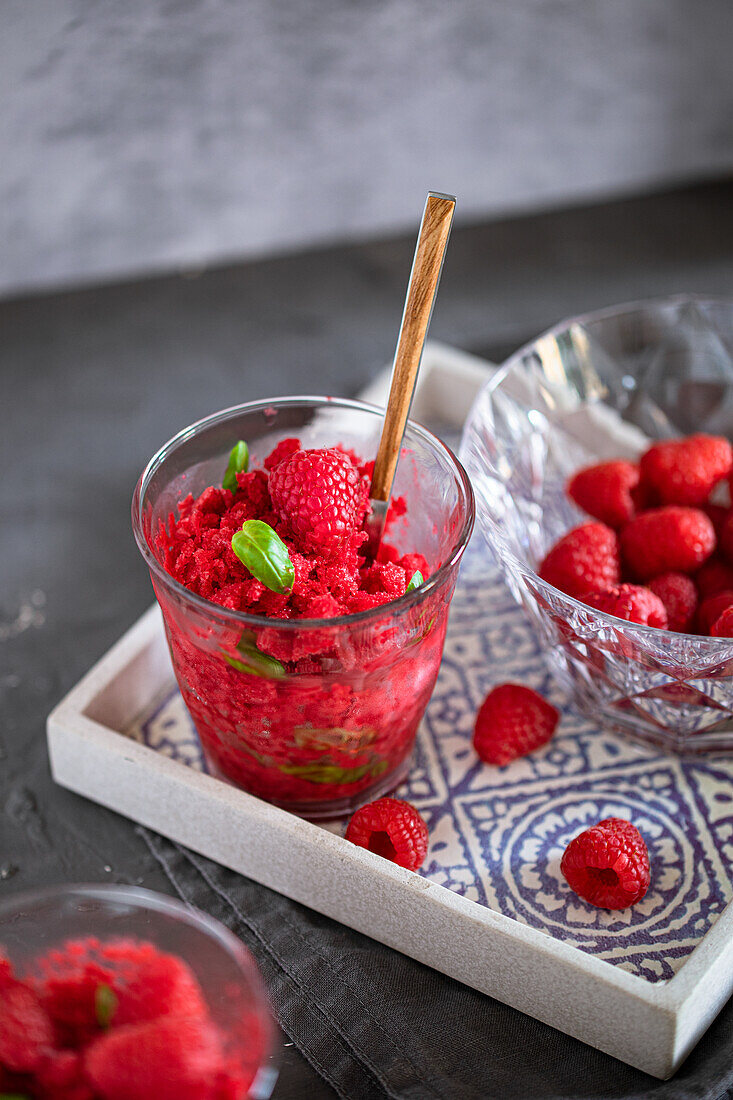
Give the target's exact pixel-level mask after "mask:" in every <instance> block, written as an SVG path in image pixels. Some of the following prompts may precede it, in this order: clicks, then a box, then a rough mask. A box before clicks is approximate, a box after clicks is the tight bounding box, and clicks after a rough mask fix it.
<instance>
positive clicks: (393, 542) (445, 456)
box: [132, 397, 474, 819]
mask: <svg viewBox="0 0 733 1100" xmlns="http://www.w3.org/2000/svg"><path fill="white" fill-rule="evenodd" d="M382 420H383V410H381V409H378V408H377V407H375V406H371V405H367V404H364V403H361V402H356V401H349V400H346V399H340V398H338V399H337V398H327V397H288V398H278V399H276V400H270V401H258V402H250V403H248V404H244V405H239V406H237V407H235V408H231V409H226V410H224V411H222V412H218V413H215V414H214V415H212V416H209V417H207V418H206V419H204V420H201V421H199V422H198V423H196V424H193V425H191V426H190V427H188V428H186V429H184V430H183V431H182V432H179V433H178V435H176V436H175V437H174V438H173V439H171V440H170V441H169V442H168V443H166V444H165V445H164V446H163V447H161V449H160V450H159V451H158V453H157V454H156V455H155V456H154V457H153V458H152V459H151V461H150V462H149V463H148V465H147V467H146V468H145V470H144V471H143V473H142V475H141V477H140V480H139V482H138V484H137V487H136V489H135V494H134V498H133V506H132V515H133V527H134V531H135V537H136V540H137V544H138V546H139V548H140V551H141V553H142V555H143V557H144V558H145V561H146V563H147V565H148V568H149V570H150V575H151V579H152V583H153V587H154V589H155V594H156V596H157V599H158V603H159V605H160V608H161V611H162V613H163V620H164V623H165V630H166V635H167V639H168V644H169V648H170V653H171V658H172V661H173V668H174V671H175V675H176V679H177V681H178V685H179V688H180V690H181V694H182V696H183V699H184V701H185V703H186V706H187V707H188V710H189V712H190V714H191V717H192V719H193V722H194V724H195V726H196V729H197V731H198V734H199V738H200V740H201V745H202V749H203V753H204V757H205V761H206V765H207V768H208V770H209V772H210V773H211V774H213V775H215V776H218V777H219V778H222V779H225V780H228V781H229V782H232V783H234V784H236V785H238V786H239V787H241V788H243V789H244V790H246V791H248V792H250V793H251V794H254V795H256V796H258V797H260V798H263V799H265V800H267V801H269V802H272V803H274V804H276V805H279V806H281V807H283V808H285V809H288V810H290V811H292V812H294V813H298V814H301V815H302V816H305V817H309V818H315V819H319V818H320V819H323V818H328V817H336V816H340V815H343V814H346V813H350V812H352V811H353V810H354V809H355V808H356V807H357V806H358V805H360V804H362V803H364V802H367V801H369V800H370V799H373V798H376V797H378V796H379V795H380V794H383V793H384V792H385V791H388V790H391V789H393V788H394V787H396V786H397V785H398V784H399V782H400V781H401V780H402V779H403V778H404V776H405V774H406V773H407V770H408V768H409V760H410V755H411V752H412V749H413V745H414V741H415V735H416V732H417V728H418V725H419V723H420V720H421V718H422V716H423V713H424V711H425V708H426V706H427V703H428V700H429V698H430V695H431V693H432V690H433V686H434V684H435V680H436V677H437V675H438V669H439V666H440V660H441V656H442V651H443V643H444V639H445V631H446V625H447V620H448V610H449V606H450V601H451V597H452V595H453V591H454V588H455V583H456V578H457V574H458V567H459V562H460V559H461V556H462V554H463V551H464V549H465V547H466V545H467V543H468V540H469V538H470V535H471V531H472V528H473V521H474V500H473V492H472V489H471V485H470V481H469V479H468V476H467V474H466V472H465V470H464V469H463V467H462V466H461V464H460V462H459V461H458V460H457V459H456V457H455V456H454V455H453V454H452V452H451V451H450V450H449V449H448V448H447V447H446V446H445V445H444V444H443V443H441V442H440V440H438V439H437V438H436V437H435V436H433V435H432V434H431V433H430V432H429V431H427V430H426V429H425V428H423V427H421V426H420V425H418V424H416V423H413V422H412V421H410V422H409V423H408V426H407V430H406V433H405V437H404V440H403V444H402V450H401V454H400V460H399V463H398V466H397V473H396V476H395V483H394V486H393V492H392V502H391V506H390V511H389V513H388V516H387V523H386V527H385V533H384V536H383V538H382V542H381V544H380V549H379V552H378V554H377V557H376V559H372V558H371V557H370V556H369V554H368V552H367V542H368V540H367V533H366V524H367V519H368V516H369V512H370V504H369V487H370V481H371V473H372V468H373V458H374V456H375V454H376V452H377V446H378V443H379V437H380V433H381V428H382Z"/></svg>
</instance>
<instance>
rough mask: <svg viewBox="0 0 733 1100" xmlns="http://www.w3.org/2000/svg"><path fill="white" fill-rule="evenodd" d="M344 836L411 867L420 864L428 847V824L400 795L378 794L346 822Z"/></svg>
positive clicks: (415, 868) (401, 865) (353, 842)
mask: <svg viewBox="0 0 733 1100" xmlns="http://www.w3.org/2000/svg"><path fill="white" fill-rule="evenodd" d="M346 839H347V840H350V841H351V843H352V844H358V845H359V847H360V848H368V849H369V851H370V852H375V853H376V854H377V855H378V856H383V857H384V859H390V860H391V861H392V863H398V864H399V866H400V867H407V868H408V870H410V871H417V869H418V867H421V866H422V864H423V861H424V859H425V856H426V855H427V851H428V827H427V825H426V824H425V822H424V821H423V819H422V818H421V816H420V814H419V813H418V812H417V810H416V809H415V807H414V806H411V805H410V803H409V802H403V801H402V799H400V798H378V799H377V801H376V802H369V803H368V804H367V805H366V806H362V807H361V809H359V810H357V811H356V813H355V814H354V816H353V817H352V818H351V821H350V822H349V824H348V826H347V829H346Z"/></svg>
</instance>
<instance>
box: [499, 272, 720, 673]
mask: <svg viewBox="0 0 733 1100" xmlns="http://www.w3.org/2000/svg"><path fill="white" fill-rule="evenodd" d="M693 302H694V303H698V304H702V305H728V306H731V307H733V298H727V297H725V295H713V294H671V295H669V296H668V297H666V298H664V297H662V298H640V299H638V300H637V301H630V302H622V303H620V304H619V305H615V306H603V307H602V308H601V309H594V310H589V311H587V312H586V313H579V314H577V316H573V317H566V318H565V319H564V320H562V321H558V322H557V324H554V325H551V326H550V328H547V329H545V330H544V331H543V332H541V333H539V334H538V335H537V336H534V337H533V338H532V339H531V340H528V341H527V342H526V343H525V344H522V346H521V347H519V348H517V350H516V351H514V352H512V354H511V355H510V356H509V357H508V358H507V359H505V360H504V362H503V363H502V365H501V366H500V368H499V370H498V371H496V373H495V374H494V375H493V377H491V378H490V379H488V381H487V382H486V385H485V387H484V390H483V392H484V393H486V394H495V393H496V392H497V390H499V388H500V387H501V386H502V385H503V384H504V382H505V381H506V379H507V376H508V375H509V373H510V372H511V371H512V370H514V368H515V367H517V366H520V365H521V363H522V360H523V359H524V357H525V356H526V355H528V354H529V353H530V352H531V351H532V349H533V348H534V347H535V345H536V344H538V343H539V341H540V340H546V339H548V338H550V337H555V336H559V335H560V334H561V333H563V332H567V330H568V329H569V328H570V326H571V325H588V324H592V323H593V322H596V321H603V320H608V319H610V318H612V317H618V316H621V315H623V314H630V313H640V312H642V311H643V310H646V309H659V308H661V307H663V306H667V307H669V306H683V305H688V304H690V303H693ZM587 522H588V523H590V522H592V517H590V516H589V517H588V520H587ZM491 541H492V545H493V542H494V540H493V539H492V540H491ZM505 553H507V554H509V555H510V556H511V557H512V559H513V560H514V562H515V564H516V566H517V567H518V569H519V572H520V573H529V574H530V575H531V576H532V577H533V578H534V579H535V580H537V581H539V583H540V584H541V585H543V586H544V587H545V588H548V589H551V591H553V592H556V593H557V594H558V596H560V597H561V598H562V599H563V600H566V601H568V602H569V603H570V605H571V606H572V607H573V608H574V609H578V610H580V611H584V612H585V613H586V614H589V613H590V614H592V615H593V616H594V617H596V616H597V617H598V618H599V619H600V621H601V622H605V623H608V624H609V625H610V626H611V627H613V629H614V630H618V629H619V628H618V626H616V625H615V624H617V623H624V624H625V627H626V628H631V629H632V630H633V631H635V632H636V631H641V634H642V636H647V635H648V636H649V638H657V639H658V638H659V636H660V635H665V636H667V637H668V638H671V639H679V640H680V641H682V640H684V641H690V642H696V643H698V644H699V643H700V642H706V643H710V650H711V653H712V651H713V650H716V649H719V650H721V651H723V650H725V648H726V642H727V643H728V648H730V646H733V638H728V639H727V638H713V637H711V636H710V635H706V634H688V633H685V632H683V631H681V630H669V629H664V630H663V629H662V628H661V627H658V626H649V624H648V623H634V622H631V621H629V620H628V619H620V618H619V617H618V615H611V614H609V612H608V611H601V610H600V609H599V608H595V607H591V606H590V605H589V604H587V603H583V601H582V600H579V599H578V598H577V597H575V596H570V595H568V593H567V592H563V591H562V589H561V588H556V587H555V585H554V584H550V582H549V581H546V580H544V579H543V578H542V577H541V576H540V575H539V573H538V572H537V570H536V569H533V568H532V567H531V566H530V565H529V563H528V562H523V561H521V560H520V559H519V558H518V557H517V555H516V554H515V553H514V551H513V550H511V549H510V548H509V547H506V548H505ZM701 602H702V601H701Z"/></svg>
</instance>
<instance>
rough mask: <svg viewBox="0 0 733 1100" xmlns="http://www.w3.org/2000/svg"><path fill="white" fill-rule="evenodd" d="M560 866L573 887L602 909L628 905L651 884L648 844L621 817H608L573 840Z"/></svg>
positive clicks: (641, 895) (632, 826) (633, 902)
mask: <svg viewBox="0 0 733 1100" xmlns="http://www.w3.org/2000/svg"><path fill="white" fill-rule="evenodd" d="M560 870H561V871H562V873H563V875H564V876H565V879H566V880H567V883H568V885H569V886H570V889H571V890H574V891H575V893H576V894H578V895H579V896H580V897H581V898H584V899H585V900H586V901H589V902H590V903H591V905H597V906H598V907H599V908H600V909H626V908H628V906H629V905H635V904H636V902H637V901H641V899H642V898H643V897H644V895H645V894H646V892H647V890H648V888H649V878H650V875H649V853H648V851H647V847H646V844H645V843H644V839H643V837H642V835H641V833H640V832H639V830H638V829H637V828H636V827H635V826H634V825H632V824H631V822H630V821H624V819H623V818H621V817H607V818H605V819H604V820H603V821H599V822H598V824H597V825H593V826H592V827H591V828H590V829H586V830H585V832H583V833H581V834H580V835H579V836H576V837H575V839H574V840H571V841H570V843H569V844H568V846H567V848H566V849H565V852H564V854H563V857H562V861H561V863H560Z"/></svg>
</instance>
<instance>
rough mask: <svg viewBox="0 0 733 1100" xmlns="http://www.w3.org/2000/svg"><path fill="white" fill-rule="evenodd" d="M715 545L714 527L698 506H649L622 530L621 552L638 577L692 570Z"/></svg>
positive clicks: (642, 578)
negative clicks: (648, 509) (646, 510)
mask: <svg viewBox="0 0 733 1100" xmlns="http://www.w3.org/2000/svg"><path fill="white" fill-rule="evenodd" d="M714 549H715V530H714V528H713V525H712V523H711V522H710V520H709V519H708V517H707V516H706V515H705V513H704V512H701V511H700V509H699V508H680V507H677V506H674V505H668V506H667V507H665V508H652V509H650V511H648V512H642V513H641V515H639V516H637V517H636V519H632V521H631V523H629V524H627V525H626V527H624V529H623V531H622V532H621V555H622V557H623V559H624V561H625V562H626V564H627V565H628V567H629V570H630V571H631V573H633V575H634V576H635V577H637V578H638V579H639V580H641V581H645V580H649V579H650V578H651V577H656V576H657V575H658V574H659V573H669V572H674V573H694V572H695V570H696V569H698V568H699V567H700V566H701V565H702V564H703V562H704V561H706V560H707V558H709V557H710V555H711V554H712V552H713V550H714Z"/></svg>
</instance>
